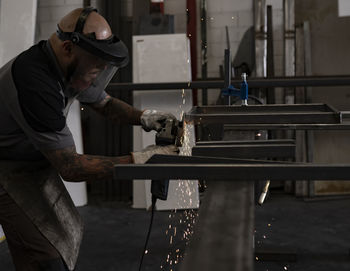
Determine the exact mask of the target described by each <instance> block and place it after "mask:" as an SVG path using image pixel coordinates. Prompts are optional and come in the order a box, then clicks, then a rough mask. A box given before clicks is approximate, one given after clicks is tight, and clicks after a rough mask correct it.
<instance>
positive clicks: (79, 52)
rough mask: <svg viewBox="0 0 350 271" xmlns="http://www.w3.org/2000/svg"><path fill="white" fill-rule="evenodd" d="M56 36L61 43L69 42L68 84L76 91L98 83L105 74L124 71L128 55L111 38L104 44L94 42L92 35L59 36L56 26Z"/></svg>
mask: <svg viewBox="0 0 350 271" xmlns="http://www.w3.org/2000/svg"><path fill="white" fill-rule="evenodd" d="M57 35H58V37H59V38H60V39H61V40H70V41H72V43H73V44H74V45H75V46H74V47H73V53H74V56H75V57H74V60H73V61H72V63H71V64H70V65H69V66H68V69H67V72H68V76H67V77H68V78H67V79H68V82H69V83H70V85H71V87H73V88H74V89H76V90H77V91H82V90H84V89H87V88H88V87H90V86H91V85H93V84H94V82H95V81H99V76H100V75H101V74H106V72H105V71H113V72H114V73H115V72H116V70H117V69H118V68H121V67H124V66H126V65H127V64H128V62H129V52H128V49H127V47H126V46H125V45H124V43H123V42H122V41H121V40H119V39H118V38H117V37H116V36H114V35H112V36H111V37H110V38H109V39H106V40H97V39H96V38H95V35H94V33H91V34H90V35H83V34H82V33H78V32H63V31H62V30H61V29H60V28H59V26H58V30H57Z"/></svg>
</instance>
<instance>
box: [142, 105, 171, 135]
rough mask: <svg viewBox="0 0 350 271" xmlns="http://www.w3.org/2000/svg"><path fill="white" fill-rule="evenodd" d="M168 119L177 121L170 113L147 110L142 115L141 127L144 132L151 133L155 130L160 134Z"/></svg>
mask: <svg viewBox="0 0 350 271" xmlns="http://www.w3.org/2000/svg"><path fill="white" fill-rule="evenodd" d="M168 119H173V120H175V119H176V118H175V116H174V115H173V114H170V113H164V112H160V111H157V110H149V109H147V110H145V111H143V113H142V115H141V125H142V128H143V130H145V131H146V132H149V131H151V130H155V131H157V132H159V131H160V130H161V129H162V128H163V127H164V125H165V123H166V121H167V120H168Z"/></svg>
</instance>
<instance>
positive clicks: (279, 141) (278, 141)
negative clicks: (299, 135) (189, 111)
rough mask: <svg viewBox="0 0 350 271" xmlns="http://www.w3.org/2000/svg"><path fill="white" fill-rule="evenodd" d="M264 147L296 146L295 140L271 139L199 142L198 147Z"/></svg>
mask: <svg viewBox="0 0 350 271" xmlns="http://www.w3.org/2000/svg"><path fill="white" fill-rule="evenodd" d="M242 144H243V145H257V144H258V145H263V144H267V145H268V144H295V140H293V139H270V140H235V141H198V142H196V146H207V145H242Z"/></svg>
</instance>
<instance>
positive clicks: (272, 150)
mask: <svg viewBox="0 0 350 271" xmlns="http://www.w3.org/2000/svg"><path fill="white" fill-rule="evenodd" d="M257 141H258V140H257ZM295 150H296V148H295V145H294V144H241V145H238V144H236V145H210V146H209V145H207V146H195V147H193V148H192V154H193V155H199V156H200V155H203V156H205V155H207V154H208V153H210V155H211V156H214V157H232V158H294V157H295Z"/></svg>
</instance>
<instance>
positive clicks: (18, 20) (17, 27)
mask: <svg viewBox="0 0 350 271" xmlns="http://www.w3.org/2000/svg"><path fill="white" fill-rule="evenodd" d="M0 5H1V6H0V66H2V65H3V64H5V63H6V62H8V61H9V60H11V59H12V58H13V57H15V56H16V55H18V54H19V53H20V52H22V51H23V50H25V49H27V48H29V47H30V46H31V45H33V42H34V33H35V16H36V8H37V7H36V6H37V1H36V0H31V1H29V0H28V1H24V2H22V1H20V0H1V1H0Z"/></svg>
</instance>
